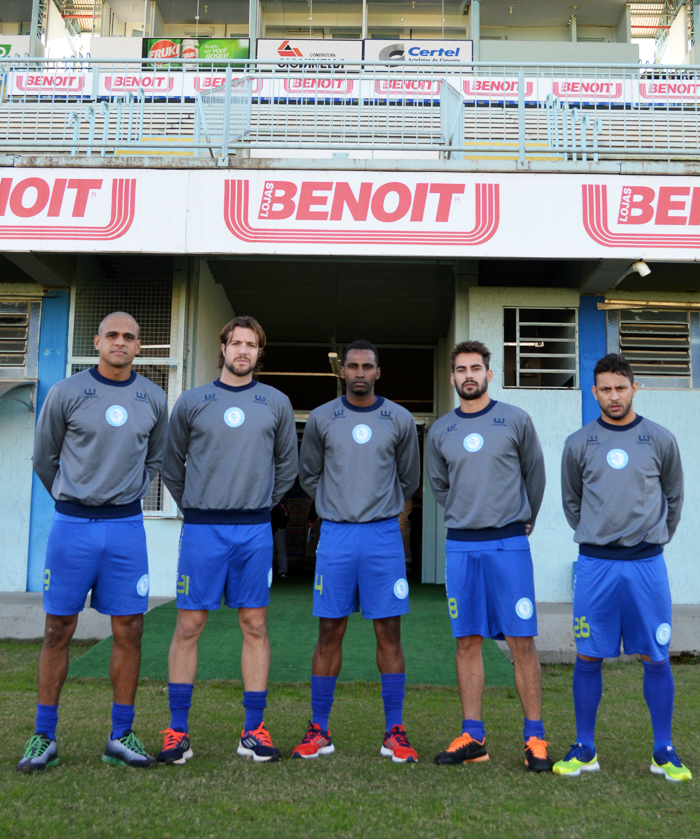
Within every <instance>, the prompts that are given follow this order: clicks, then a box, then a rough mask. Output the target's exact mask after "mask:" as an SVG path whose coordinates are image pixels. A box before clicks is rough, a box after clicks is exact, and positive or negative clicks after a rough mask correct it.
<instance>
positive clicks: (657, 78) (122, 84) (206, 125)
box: [0, 59, 700, 165]
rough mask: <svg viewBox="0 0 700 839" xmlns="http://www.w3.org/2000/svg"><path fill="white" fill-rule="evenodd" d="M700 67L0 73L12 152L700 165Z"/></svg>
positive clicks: (372, 65)
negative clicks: (625, 161) (696, 160)
mask: <svg viewBox="0 0 700 839" xmlns="http://www.w3.org/2000/svg"><path fill="white" fill-rule="evenodd" d="M699 110H700V67H682V68H678V67H675V68H662V67H658V66H653V67H648V66H644V67H640V66H638V65H611V66H608V67H602V66H594V65H577V66H574V65H566V64H549V65H538V64H498V65H495V64H487V63H484V62H475V63H470V64H439V63H412V62H411V63H407V62H399V61H397V62H386V61H384V62H378V61H363V62H359V61H358V62H343V63H340V64H338V65H335V66H319V65H318V63H317V62H314V61H313V60H299V59H295V60H293V61H291V62H290V61H286V60H279V61H252V60H241V59H236V60H232V61H223V60H216V61H202V60H161V61H158V62H154V60H153V59H142V60H128V61H126V60H124V61H107V60H90V59H87V60H69V61H55V60H50V59H21V60H12V61H7V62H2V63H0V151H1V152H5V153H14V154H32V153H36V154H39V153H55V154H56V153H60V154H72V155H96V154H98V155H102V156H104V155H134V154H140V155H180V156H183V155H184V156H193V157H199V156H205V157H207V158H208V157H214V158H216V159H217V160H218V161H219V162H221V163H224V164H225V163H226V162H227V160H228V156H229V155H231V154H237V155H253V156H270V155H271V154H272V155H274V156H299V155H300V154H312V153H313V154H318V153H319V152H324V153H326V154H327V153H329V152H332V153H335V154H337V155H339V156H345V155H351V156H353V157H401V156H404V157H417V158H428V159H429V158H433V159H438V158H449V157H452V158H460V159H465V158H473V159H484V158H496V159H513V160H516V161H517V162H518V163H519V164H520V165H525V164H526V163H527V161H529V160H538V159H539V160H554V161H559V162H563V163H567V162H568V161H575V160H579V159H582V160H588V161H592V162H595V161H597V160H603V159H612V160H619V159H629V158H641V159H667V160H687V159H692V158H694V157H698V158H700V113H699Z"/></svg>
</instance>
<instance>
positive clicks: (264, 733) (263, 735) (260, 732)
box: [246, 722, 274, 748]
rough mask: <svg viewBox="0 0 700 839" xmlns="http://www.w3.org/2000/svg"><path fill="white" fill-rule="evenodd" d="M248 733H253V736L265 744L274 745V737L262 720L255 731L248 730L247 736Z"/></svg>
mask: <svg viewBox="0 0 700 839" xmlns="http://www.w3.org/2000/svg"><path fill="white" fill-rule="evenodd" d="M248 734H252V735H253V737H255V738H256V739H258V740H259V741H260V742H261V743H262V745H263V746H272V738H271V737H270V733H269V731H268V730H267V729H266V728H265V723H264V722H261V723H260V725H259V726H258V727H257V728H256V729H255V730H254V731H247V732H246V736H247V735H248ZM273 748H274V747H273Z"/></svg>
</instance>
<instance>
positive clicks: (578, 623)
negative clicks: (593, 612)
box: [574, 615, 591, 638]
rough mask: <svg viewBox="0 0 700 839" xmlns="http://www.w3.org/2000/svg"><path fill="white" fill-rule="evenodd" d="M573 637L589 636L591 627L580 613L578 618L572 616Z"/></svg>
mask: <svg viewBox="0 0 700 839" xmlns="http://www.w3.org/2000/svg"><path fill="white" fill-rule="evenodd" d="M574 637H575V638H590V637H591V628H590V626H589V625H588V624H587V623H586V616H585V615H581V617H580V618H574Z"/></svg>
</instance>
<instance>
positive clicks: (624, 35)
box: [615, 5, 632, 44]
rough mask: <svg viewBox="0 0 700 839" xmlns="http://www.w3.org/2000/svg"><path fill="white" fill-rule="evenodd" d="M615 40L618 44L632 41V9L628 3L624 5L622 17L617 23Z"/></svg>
mask: <svg viewBox="0 0 700 839" xmlns="http://www.w3.org/2000/svg"><path fill="white" fill-rule="evenodd" d="M615 40H616V41H617V43H618V44H631V43H632V11H631V9H630V7H629V5H627V6H625V8H624V11H623V12H622V17H621V18H620V20H619V23H618V24H617V29H616V30H615Z"/></svg>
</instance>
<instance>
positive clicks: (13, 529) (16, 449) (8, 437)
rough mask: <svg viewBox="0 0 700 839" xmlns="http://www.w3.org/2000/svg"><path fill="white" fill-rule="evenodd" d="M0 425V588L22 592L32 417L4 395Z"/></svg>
mask: <svg viewBox="0 0 700 839" xmlns="http://www.w3.org/2000/svg"><path fill="white" fill-rule="evenodd" d="M29 394H30V389H29V388H22V389H21V390H16V391H14V392H13V393H12V394H11V395H12V396H17V397H18V398H20V399H26V400H28V399H29ZM0 428H2V446H0V510H2V539H0V591H25V590H26V587H27V556H28V548H29V511H30V508H31V494H32V448H33V445H34V418H33V417H32V416H31V415H30V413H29V410H28V409H27V408H26V406H24V405H20V404H19V403H18V402H12V401H10V400H9V399H8V398H7V397H5V398H3V399H0Z"/></svg>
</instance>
